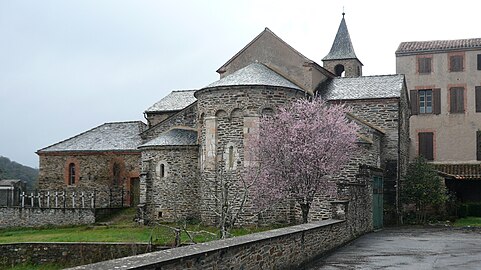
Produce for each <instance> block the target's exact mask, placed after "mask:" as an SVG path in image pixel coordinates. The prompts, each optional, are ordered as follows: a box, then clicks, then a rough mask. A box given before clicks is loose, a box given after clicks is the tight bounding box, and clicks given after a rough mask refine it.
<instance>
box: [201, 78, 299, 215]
mask: <svg viewBox="0 0 481 270" xmlns="http://www.w3.org/2000/svg"><path fill="white" fill-rule="evenodd" d="M304 96H305V94H304V93H302V92H301V91H297V90H293V89H288V88H282V87H271V86H249V87H246V86H231V87H218V88H211V89H203V90H199V91H198V92H196V97H197V106H198V111H199V112H198V115H199V126H200V128H201V131H200V138H199V144H200V145H201V148H202V149H201V179H202V180H203V181H204V183H203V184H202V185H201V191H200V192H201V201H202V204H201V209H200V210H201V219H202V220H203V221H207V222H210V223H213V222H215V219H216V216H215V215H214V214H213V212H212V209H217V208H218V207H219V206H218V205H217V204H216V200H215V199H214V196H210V195H211V193H212V192H215V191H216V190H217V192H220V191H221V189H220V188H218V187H217V186H218V185H219V183H220V182H221V181H224V182H225V183H227V184H225V185H224V186H228V196H229V197H230V198H233V197H234V196H233V195H234V194H235V193H237V192H238V190H239V188H241V187H240V186H239V185H240V184H241V181H240V179H239V175H241V172H242V171H243V170H244V167H245V166H246V163H245V160H244V155H245V151H246V149H245V148H244V147H245V146H244V143H245V142H246V138H249V137H250V136H251V134H252V132H255V128H254V126H255V123H252V121H253V119H255V117H257V119H258V117H260V116H261V115H262V114H263V112H264V111H266V110H268V111H275V110H276V109H277V108H278V107H279V106H282V105H284V104H286V103H289V102H292V101H294V100H296V99H299V98H302V97H304ZM247 151H248V149H247ZM231 159H233V160H231ZM217 195H218V196H217V197H219V196H221V194H217ZM232 203H235V202H232ZM249 208H250V206H249V204H248V205H246V206H245V210H246V211H245V212H244V214H243V215H244V217H247V216H250V215H252V212H250V211H249ZM241 222H242V221H241ZM251 222H255V221H251Z"/></svg>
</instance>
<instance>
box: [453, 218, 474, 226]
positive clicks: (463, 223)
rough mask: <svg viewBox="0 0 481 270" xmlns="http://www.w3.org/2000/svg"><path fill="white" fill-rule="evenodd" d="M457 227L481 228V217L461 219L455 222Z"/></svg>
mask: <svg viewBox="0 0 481 270" xmlns="http://www.w3.org/2000/svg"><path fill="white" fill-rule="evenodd" d="M454 226H456V227H467V226H471V227H481V217H466V218H460V219H458V220H456V222H454Z"/></svg>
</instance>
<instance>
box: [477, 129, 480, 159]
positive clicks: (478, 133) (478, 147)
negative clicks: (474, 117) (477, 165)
mask: <svg viewBox="0 0 481 270" xmlns="http://www.w3.org/2000/svg"><path fill="white" fill-rule="evenodd" d="M476 160H481V130H478V131H476Z"/></svg>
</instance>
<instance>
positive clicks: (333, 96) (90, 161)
mask: <svg viewBox="0 0 481 270" xmlns="http://www.w3.org/2000/svg"><path fill="white" fill-rule="evenodd" d="M322 62H323V65H322V66H321V65H319V64H318V63H316V62H314V61H312V60H310V59H309V58H307V57H306V56H304V55H302V54H301V53H300V52H299V51H297V50H296V49H294V48H293V47H291V46H290V45H289V44H287V43H286V42H284V41H283V40H282V39H281V38H279V37H278V36H277V35H275V34H274V33H273V32H272V31H271V30H269V29H268V28H266V29H265V30H264V31H262V32H261V33H260V34H259V35H258V36H256V37H255V38H254V39H253V40H252V41H251V42H249V43H248V44H247V45H246V46H245V47H243V48H242V49H241V50H240V51H239V52H238V53H237V54H235V55H234V56H233V57H232V58H231V59H229V60H228V61H227V62H226V63H225V64H223V65H222V66H221V67H220V68H219V69H218V70H217V73H219V75H220V79H219V80H218V81H215V82H212V83H211V84H209V85H207V86H205V87H202V88H199V89H195V90H182V91H173V92H171V93H170V94H169V95H167V96H166V97H164V98H163V99H161V100H160V101H159V102H157V103H155V104H153V105H152V106H151V107H150V108H148V109H147V110H146V111H145V112H144V114H145V118H146V119H147V122H148V123H147V124H144V123H143V122H140V121H138V122H122V123H106V124H104V125H101V126H99V127H96V128H93V129H91V130H89V131H86V132H84V133H82V134H79V135H77V136H75V137H72V138H70V139H67V140H65V141H62V142H59V143H57V144H54V145H52V146H49V147H46V148H43V149H40V150H38V151H37V154H38V155H39V157H40V166H39V167H40V176H39V186H40V188H41V189H51V188H64V189H68V188H72V189H75V188H109V187H112V186H121V187H123V188H125V189H126V190H127V191H128V193H129V194H130V197H129V198H128V201H127V202H126V204H130V205H133V206H137V205H139V207H140V209H141V210H142V213H143V218H144V219H145V220H147V221H149V220H150V221H172V220H175V219H192V220H202V221H213V220H215V216H214V215H213V213H212V208H213V207H216V201H215V199H213V198H212V196H210V195H209V193H210V192H212V188H213V187H212V186H210V185H211V184H209V183H215V182H216V179H218V178H219V177H223V176H225V175H234V174H235V173H236V172H238V171H240V170H241V169H242V168H245V167H248V166H249V161H248V156H249V151H248V149H247V148H245V146H246V144H248V142H249V140H251V139H252V136H255V134H256V131H257V129H258V128H259V126H258V123H259V119H260V118H261V117H262V116H264V115H268V114H271V113H274V112H275V111H276V110H277V109H278V108H279V107H280V106H283V105H285V104H288V103H289V102H292V101H295V100H297V99H304V98H310V97H313V96H320V97H321V98H323V99H324V100H326V101H328V102H329V103H333V104H346V105H347V106H349V107H350V108H351V113H350V114H349V115H348V117H349V119H351V120H352V121H355V122H356V123H358V124H359V125H360V126H361V131H360V134H359V139H358V144H359V145H360V148H361V149H362V151H360V154H358V155H356V156H353V157H352V160H351V162H350V164H349V165H348V166H346V168H344V169H343V172H342V173H341V174H340V175H338V176H335V177H334V178H336V179H338V180H339V182H343V183H354V184H355V183H359V182H362V181H364V182H365V181H367V180H369V181H372V179H370V177H372V176H373V175H378V177H380V178H382V179H383V182H381V183H383V186H382V185H381V186H378V187H377V192H380V193H383V195H384V215H385V217H386V218H388V219H389V218H394V216H395V214H396V211H397V206H398V199H399V194H398V188H397V187H399V181H400V176H401V175H402V174H403V173H404V172H405V170H406V167H407V163H408V145H409V101H408V95H407V91H406V85H405V80H404V76H402V75H381V76H362V67H363V65H362V62H361V61H360V60H359V59H358V58H357V56H356V54H355V52H354V48H353V45H352V42H351V39H350V36H349V32H348V28H347V25H346V21H345V18H344V14H343V17H342V20H341V23H340V26H339V29H338V32H337V35H336V37H335V39H334V42H333V44H332V48H331V50H330V51H329V53H328V54H327V55H326V56H325V57H324V58H323V59H322ZM313 136H315V134H313ZM366 179H367V180H366ZM379 190H380V191H379ZM231 192H232V191H231ZM249 207H250V206H248V207H247V210H246V214H245V215H249V214H252V213H253V212H249V209H250V208H249ZM328 208H329V207H328V206H326V202H325V200H322V198H320V199H318V200H316V202H315V203H314V204H313V206H312V210H311V214H310V218H311V220H319V219H326V218H329V217H330V212H329V211H328V210H326V209H328ZM381 208H382V206H381ZM277 210H278V211H277V212H276V213H275V214H274V216H275V217H274V218H275V220H276V221H281V222H282V221H293V220H294V221H295V220H297V219H298V218H299V209H297V208H296V207H295V206H293V205H292V204H290V203H286V204H285V205H284V206H282V207H279V208H278V209H277Z"/></svg>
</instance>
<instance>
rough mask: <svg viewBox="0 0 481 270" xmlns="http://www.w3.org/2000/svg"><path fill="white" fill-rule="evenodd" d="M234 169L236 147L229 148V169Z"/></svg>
mask: <svg viewBox="0 0 481 270" xmlns="http://www.w3.org/2000/svg"><path fill="white" fill-rule="evenodd" d="M232 168H234V146H232V145H231V146H230V147H229V169H232Z"/></svg>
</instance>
